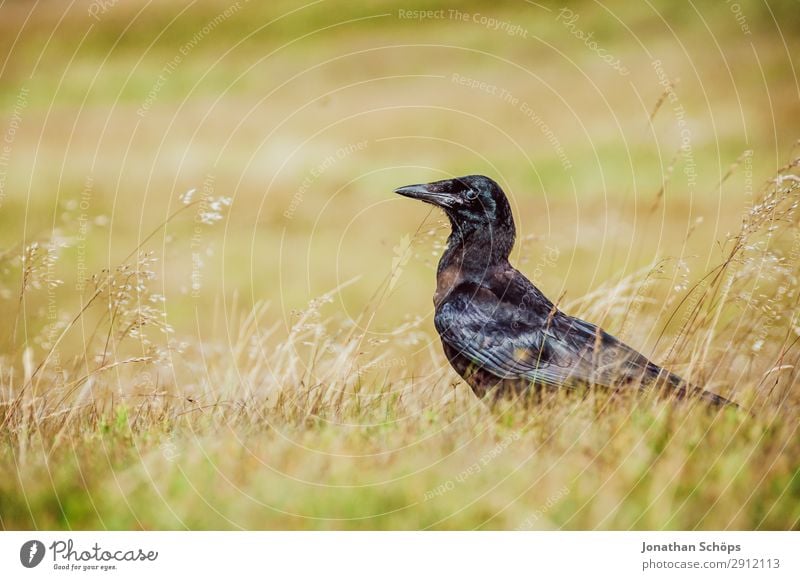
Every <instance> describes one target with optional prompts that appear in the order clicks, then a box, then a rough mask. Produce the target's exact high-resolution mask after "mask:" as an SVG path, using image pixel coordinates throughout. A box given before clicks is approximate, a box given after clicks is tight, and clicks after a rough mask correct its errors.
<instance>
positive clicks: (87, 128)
mask: <svg viewBox="0 0 800 580" xmlns="http://www.w3.org/2000/svg"><path fill="white" fill-rule="evenodd" d="M454 10H455V11H454ZM420 11H432V12H430V13H425V12H420ZM0 14H1V15H2V16H1V17H0V54H1V55H2V58H0V107H1V109H0V111H1V113H2V124H0V129H2V130H3V131H4V139H5V141H4V143H3V145H4V146H5V149H4V153H3V157H2V163H0V177H2V180H0V184H1V185H2V192H0V249H2V248H6V249H7V250H8V252H9V254H8V255H12V254H14V252H17V253H18V250H16V249H15V247H16V246H17V245H19V244H20V241H21V240H24V241H25V243H30V242H32V241H33V240H36V239H39V240H44V241H46V240H48V239H50V238H51V237H52V235H53V232H55V234H56V235H57V236H58V237H59V239H62V240H64V242H65V243H66V247H65V248H63V249H62V250H61V259H60V261H59V263H58V265H57V276H58V277H59V278H61V279H63V280H64V284H63V285H62V286H61V287H60V288H58V290H57V297H58V300H59V308H60V309H63V311H70V309H71V308H73V306H72V305H76V304H77V303H78V292H77V289H80V279H81V278H82V277H85V276H86V275H88V274H91V273H92V272H96V271H99V270H100V269H101V268H103V267H109V266H111V267H113V265H115V264H117V263H118V262H119V261H120V260H121V259H122V258H124V257H125V256H126V255H127V254H128V253H129V252H130V251H131V250H133V248H135V247H136V245H137V243H138V242H139V240H141V239H142V238H144V237H145V236H146V235H148V234H149V233H150V232H151V231H153V229H154V228H157V227H158V225H159V224H160V223H161V222H162V221H163V220H164V219H165V218H166V216H167V215H168V214H170V213H171V212H172V211H175V210H176V209H177V208H179V207H180V204H181V202H180V200H179V198H180V196H181V195H182V194H183V193H184V192H186V191H187V190H189V189H192V188H196V189H197V194H196V195H200V194H201V193H202V192H205V193H207V194H210V195H212V196H215V197H219V196H227V197H230V198H232V204H231V206H230V208H229V210H228V211H227V212H226V213H225V215H224V218H223V220H222V221H221V222H220V223H217V224H215V225H213V226H206V225H201V224H197V223H196V222H197V220H196V219H195V218H196V212H195V211H194V209H192V210H190V211H189V212H188V214H187V215H183V216H179V217H178V218H176V219H175V220H174V221H173V222H171V223H170V225H169V226H168V227H167V228H166V229H164V230H163V231H160V233H159V234H158V235H157V236H156V237H155V238H154V239H153V240H152V241H151V242H150V243H149V244H148V246H147V247H148V248H149V249H152V250H154V251H155V252H156V255H157V256H158V258H159V260H160V261H159V263H160V266H161V268H162V271H161V276H160V278H159V281H158V284H159V285H160V286H161V288H160V291H161V293H163V294H164V295H165V296H166V302H165V304H166V308H167V312H168V317H169V321H170V323H172V324H173V325H174V326H175V327H176V328H177V329H178V333H179V334H183V335H198V334H199V335H201V336H205V334H204V333H207V332H211V330H210V328H211V325H212V324H213V319H214V316H212V315H211V314H213V313H214V312H217V313H218V311H219V310H220V308H224V310H223V311H224V312H227V311H228V309H229V308H230V304H231V301H233V300H234V298H235V300H236V303H237V304H238V305H240V306H243V307H247V306H248V305H249V304H251V303H255V302H258V301H262V300H266V301H269V302H271V303H272V304H273V307H274V309H273V311H272V312H273V316H274V317H275V318H276V319H277V320H278V321H279V322H280V323H282V324H287V325H288V323H289V321H290V319H291V313H292V311H293V309H297V308H302V307H304V306H305V305H306V304H307V303H308V301H309V300H310V299H312V298H315V297H317V296H319V295H321V294H323V293H325V292H328V291H330V290H331V289H333V288H335V287H337V286H339V285H342V284H345V283H349V284H348V285H347V286H346V287H345V288H343V289H342V290H341V291H339V292H337V293H336V294H335V296H334V298H335V299H334V304H333V305H331V306H330V307H329V308H330V310H331V311H332V312H334V313H335V312H343V313H345V315H346V316H349V317H352V318H355V317H356V316H357V315H358V313H359V312H361V311H362V310H363V309H364V305H365V304H366V303H367V302H368V301H369V299H370V297H372V296H373V295H374V293H375V292H376V290H377V289H378V288H380V287H381V284H382V283H385V282H386V280H387V279H388V277H389V276H390V274H391V272H392V269H393V268H397V270H398V273H397V277H396V279H395V280H393V283H392V285H391V291H390V292H389V294H388V295H387V296H386V297H385V300H384V306H383V307H382V308H381V309H380V312H379V313H378V315H377V316H376V317H375V319H374V320H373V321H372V324H371V326H370V330H371V331H372V332H373V333H374V334H375V337H376V338H380V336H381V334H382V333H385V332H390V331H391V330H392V329H394V328H396V327H397V325H398V324H399V323H401V322H402V321H404V320H408V319H410V318H413V317H414V316H416V315H419V316H423V317H427V320H425V321H424V322H423V330H425V331H427V332H428V333H429V335H431V336H432V325H431V324H430V315H431V314H432V304H431V300H430V296H431V294H432V292H433V287H434V276H433V269H434V268H435V263H436V260H437V258H438V253H439V251H440V249H441V244H442V243H443V241H444V237H445V235H446V228H445V227H444V226H445V224H444V222H443V221H442V218H441V216H439V215H437V214H436V213H435V212H433V213H432V212H431V211H430V209H429V208H428V207H426V206H423V205H421V204H415V203H413V202H411V201H409V200H407V199H402V198H399V197H398V196H395V195H393V194H392V193H391V192H392V189H394V188H395V187H398V186H400V185H405V184H408V183H417V182H422V181H428V180H432V179H440V178H443V177H448V176H454V175H456V176H457V175H463V174H471V173H483V174H486V175H490V176H492V177H494V178H495V179H496V180H497V181H498V182H500V183H501V184H502V185H503V187H504V188H505V189H506V191H507V192H508V193H509V195H510V196H511V198H512V201H513V205H514V207H515V210H516V214H517V221H518V226H519V233H520V239H521V240H522V242H521V243H520V244H518V246H517V249H516V250H515V254H514V258H515V260H516V261H517V263H518V264H519V265H520V268H521V269H522V270H523V271H525V272H526V273H527V274H528V275H530V276H531V277H533V278H534V279H535V281H536V282H537V283H539V284H540V285H541V287H542V288H543V290H544V291H545V292H546V293H547V294H548V295H550V296H552V297H553V298H557V297H559V296H561V297H562V298H563V301H564V303H567V304H568V303H569V301H570V300H575V299H577V298H579V297H580V296H582V295H583V294H585V293H586V292H588V291H591V290H595V289H597V288H598V287H600V286H601V284H603V283H604V282H606V281H609V280H617V279H619V278H620V277H621V276H624V275H626V274H629V273H631V272H634V271H636V270H638V269H640V268H642V267H644V266H646V265H647V264H650V263H653V262H654V261H657V260H659V259H661V258H665V257H669V258H672V259H674V262H673V263H675V264H678V263H679V264H681V267H680V268H676V269H675V272H678V273H680V272H683V273H684V274H685V272H686V271H687V269H688V271H689V272H690V274H688V276H690V277H691V276H694V275H695V274H699V273H701V272H703V271H705V270H706V269H707V267H708V265H709V264H713V263H715V262H716V261H717V260H718V259H719V257H720V248H719V245H718V244H717V243H716V242H717V241H719V240H722V239H724V238H725V235H726V234H727V233H728V232H729V231H732V229H734V228H736V227H737V226H738V223H739V221H740V215H741V213H742V211H743V210H744V209H745V208H746V206H747V203H748V200H749V198H750V197H751V196H752V195H753V191H754V190H755V189H757V188H758V187H759V186H760V184H761V183H762V182H763V181H764V180H765V179H767V178H769V177H771V176H772V175H773V174H774V171H775V169H776V168H777V167H779V166H780V165H782V164H783V163H784V162H785V161H786V160H787V159H788V157H789V155H790V154H791V150H792V148H793V147H794V144H795V141H796V139H797V138H798V136H799V135H798V133H799V132H798V129H800V127H799V126H798V123H797V119H798V118H800V98H799V95H800V87H799V86H798V79H797V72H796V69H795V66H794V62H793V58H795V57H796V55H797V54H798V46H800V40H798V39H799V38H800V36H798V32H800V19H798V18H797V14H798V3H797V2H795V1H783V2H760V1H742V2H736V3H732V2H724V1H716V2H710V1H709V2H706V1H703V2H694V3H690V4H686V5H684V4H683V3H674V2H667V1H659V2H653V3H629V2H609V3H601V2H590V1H586V2H575V3H569V4H568V5H567V6H566V7H565V6H564V5H562V4H558V3H550V2H542V3H533V2H523V1H519V2H502V3H498V2H464V3H460V4H458V5H457V9H454V8H453V5H450V4H443V3H436V2H430V3H429V2H407V3H406V2H402V3H398V2H370V3H359V2H331V1H317V2H310V3H308V4H301V3H293V2H268V3H260V2H246V1H244V0H240V1H237V2H229V1H227V0H225V1H216V0H213V1H211V0H206V1H200V2H188V3H178V2H167V1H163V0H159V1H154V2H140V1H133V0H120V1H117V2H114V1H113V0H108V1H105V2H75V3H71V4H69V5H66V4H64V3H60V2H55V1H49V2H36V3H34V2H24V1H11V2H6V3H4V4H3V5H2V7H0ZM667 82H671V83H673V84H674V88H673V89H672V90H673V92H672V95H671V96H669V97H667V98H666V99H665V98H664V97H665V94H664V91H665V83H667ZM481 83H485V84H484V85H481ZM654 111H655V115H654V116H653V118H652V122H651V115H653V113H654ZM682 144H683V149H682V150H681V146H682ZM746 151H752V154H745V152H746ZM743 155H744V156H743ZM737 159H739V166H738V168H737V169H736V171H735V172H734V173H733V175H732V176H731V177H730V178H728V179H727V180H725V181H724V183H723V184H722V185H720V182H721V181H723V177H724V176H725V174H726V173H727V172H728V170H729V168H730V166H731V165H732V164H734V163H735V162H736V161H737ZM662 187H663V191H662ZM660 192H661V193H660ZM415 233H416V235H415ZM689 234H691V235H689ZM684 266H685V267H684ZM4 269H5V270H4V274H5V275H6V277H7V278H6V280H9V281H12V282H13V280H14V275H15V274H14V271H13V269H14V264H13V262H12V261H10V260H9V261H8V262H7V264H6V265H5V266H4ZM684 274H682V275H684ZM12 282H9V284H7V285H6V287H5V288H4V293H3V298H2V302H0V308H2V310H0V312H3V313H5V314H4V315H5V316H6V317H10V316H11V313H12V312H14V311H15V309H16V307H17V301H16V293H15V292H16V291H15V290H14V285H13V283H12ZM679 282H680V281H679V280H677V279H674V280H667V281H665V282H664V287H665V288H666V290H665V291H669V288H671V287H672V286H673V285H675V284H678V283H679ZM28 300H29V303H30V305H31V310H30V312H31V313H33V312H36V309H37V308H38V309H39V310H40V311H41V310H42V309H44V308H46V305H47V302H46V301H47V296H46V294H45V293H44V292H39V294H38V295H37V294H32V295H31V296H30V297H29V298H28ZM223 301H224V307H221V306H220V304H223ZM644 308H645V313H646V311H647V309H652V310H653V312H652V315H654V316H657V315H658V314H659V312H658V306H657V305H656V306H651V305H648V304H646V305H645V307H644ZM215 309H216V310H215ZM73 310H74V308H73ZM645 313H643V314H642V316H645ZM597 322H602V321H597ZM35 326H36V323H35V322H31V327H30V328H26V329H25V331H26V332H33V331H35ZM609 330H611V331H612V332H614V331H619V330H620V329H618V328H611V329H609ZM649 331H650V329H649V328H644V329H642V330H641V331H639V334H641V336H640V337H639V338H638V341H639V343H642V342H648V341H652V340H653V339H654V338H655V333H651V332H649ZM0 340H2V341H8V340H9V339H8V338H7V336H6V335H5V333H4V335H3V336H2V337H0ZM651 344H652V343H651Z"/></svg>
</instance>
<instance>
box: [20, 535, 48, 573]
mask: <svg viewBox="0 0 800 580" xmlns="http://www.w3.org/2000/svg"><path fill="white" fill-rule="evenodd" d="M44 552H45V550H44V544H43V543H41V542H40V541H39V540H28V541H27V542H25V543H24V544H22V547H21V548H20V549H19V561H20V562H21V563H22V565H23V566H25V567H26V568H36V566H38V565H39V564H41V562H42V559H43V558H44Z"/></svg>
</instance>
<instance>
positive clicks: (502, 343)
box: [396, 175, 729, 405]
mask: <svg viewBox="0 0 800 580" xmlns="http://www.w3.org/2000/svg"><path fill="white" fill-rule="evenodd" d="M396 191H397V193H400V194H402V195H406V196H408V197H413V198H416V199H420V200H422V201H425V202H427V203H432V204H434V205H437V206H439V207H441V208H442V209H444V211H445V212H446V214H447V216H448V217H449V219H450V223H451V226H452V233H451V235H450V238H449V239H448V244H447V249H446V250H445V252H444V255H443V256H442V259H441V261H440V262H439V267H438V270H437V290H436V295H435V296H434V304H435V307H436V314H435V316H434V324H435V326H436V330H437V331H438V332H439V335H440V337H441V340H442V344H443V347H444V350H445V354H446V355H447V357H448V360H449V361H450V363H451V364H452V365H453V367H454V368H455V369H456V371H458V372H459V374H461V376H462V377H464V379H465V380H467V382H468V383H469V384H470V385H471V386H472V388H473V390H474V391H475V392H476V394H478V395H479V396H483V395H485V394H486V393H488V392H490V391H492V392H495V393H496V394H503V393H506V392H509V391H513V392H520V391H523V390H526V389H529V388H531V387H537V388H538V387H545V388H561V387H567V388H569V387H573V386H576V385H600V386H604V387H610V388H618V387H623V386H634V387H636V388H648V387H654V386H658V387H661V388H663V387H666V388H667V389H668V390H670V391H671V392H672V393H673V394H675V395H676V396H679V397H684V396H686V395H687V394H691V395H695V396H699V397H701V398H704V399H706V400H707V401H709V402H711V403H714V404H718V405H723V404H727V403H729V401H727V400H726V399H724V398H723V397H720V396H718V395H715V394H713V393H709V392H707V391H703V390H701V389H697V388H695V387H692V386H691V385H689V384H687V383H686V382H685V381H684V380H683V379H681V378H680V377H679V376H677V375H675V374H673V373H670V372H668V371H666V370H664V369H662V368H661V367H659V366H658V365H656V364H654V363H652V362H650V361H649V360H648V359H647V358H646V357H645V356H644V355H642V354H640V353H639V352H637V351H636V350H634V349H633V348H631V347H629V346H628V345H626V344H624V343H623V342H621V341H620V340H618V339H617V338H615V337H613V336H611V335H610V334H608V333H607V332H605V331H604V330H602V329H601V328H599V327H597V326H595V325H594V324H591V323H589V322H586V321H584V320H580V319H578V318H573V317H571V316H568V315H566V314H564V313H563V312H561V311H560V310H558V309H557V308H556V307H555V306H554V305H553V303H552V302H551V301H550V300H548V299H547V298H546V297H545V296H544V294H542V292H541V291H539V289H538V288H536V287H535V286H534V285H533V284H532V283H531V282H530V281H529V280H528V279H527V278H526V277H525V276H524V275H522V274H521V273H520V272H518V271H517V270H516V269H514V268H513V267H512V266H511V265H510V264H509V262H508V256H509V254H510V252H511V249H512V247H513V245H514V237H515V228H514V220H513V217H512V213H511V207H510V205H509V203H508V200H507V198H506V196H505V193H503V191H502V189H500V187H499V186H498V185H497V184H496V183H495V182H494V181H492V180H491V179H489V178H488V177H484V176H479V175H473V176H465V177H460V178H457V179H451V180H443V181H438V182H434V183H429V184H420V185H413V186H407V187H404V188H400V189H398V190H396Z"/></svg>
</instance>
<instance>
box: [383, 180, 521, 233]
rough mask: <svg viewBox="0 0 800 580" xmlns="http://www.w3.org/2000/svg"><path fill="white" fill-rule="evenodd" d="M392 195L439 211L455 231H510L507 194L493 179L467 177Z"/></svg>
mask: <svg viewBox="0 0 800 580" xmlns="http://www.w3.org/2000/svg"><path fill="white" fill-rule="evenodd" d="M394 191H395V193H399V194H400V195H404V196H406V197H412V198H414V199H419V200H421V201H424V202H427V203H430V204H433V205H435V206H438V207H440V208H442V209H443V210H444V211H445V213H447V216H448V217H449V218H450V221H451V222H452V223H453V229H454V231H455V230H456V229H472V228H474V227H476V226H477V227H481V229H483V228H497V227H500V228H510V229H511V230H512V231H513V228H514V221H513V218H512V216H511V206H510V205H509V203H508V199H507V198H506V194H505V193H503V190H502V189H500V186H499V185H497V183H495V182H494V181H493V180H492V179H489V178H488V177H485V176H483V175H466V176H464V177H457V178H455V179H444V180H442V181H433V182H431V183H421V184H418V185H407V186H405V187H400V188H398V189H395V190H394Z"/></svg>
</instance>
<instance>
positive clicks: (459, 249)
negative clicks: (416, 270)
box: [437, 223, 515, 281]
mask: <svg viewBox="0 0 800 580" xmlns="http://www.w3.org/2000/svg"><path fill="white" fill-rule="evenodd" d="M452 226H453V228H452V232H451V234H450V237H449V238H447V248H446V249H445V251H444V254H442V259H441V260H439V268H438V270H437V272H438V273H441V272H443V271H444V270H446V269H448V268H450V267H453V266H455V267H457V268H458V269H459V271H460V272H461V275H462V276H463V277H464V278H465V279H467V280H473V279H474V281H479V280H483V279H485V278H486V275H487V272H488V271H489V270H491V269H493V268H495V267H496V266H500V265H504V264H508V257H509V255H510V254H511V250H512V248H513V247H514V238H515V231H514V224H513V223H511V224H503V225H502V226H494V227H493V226H469V225H468V226H466V227H465V226H463V225H457V224H452Z"/></svg>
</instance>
